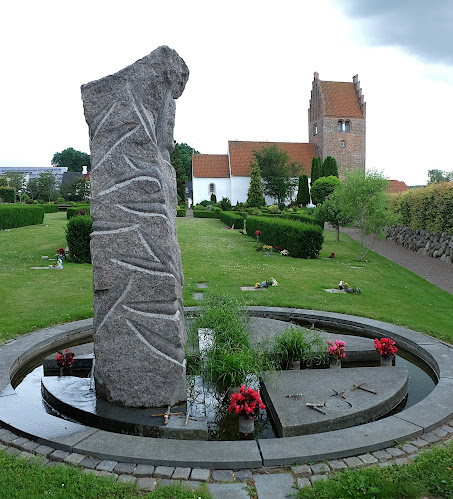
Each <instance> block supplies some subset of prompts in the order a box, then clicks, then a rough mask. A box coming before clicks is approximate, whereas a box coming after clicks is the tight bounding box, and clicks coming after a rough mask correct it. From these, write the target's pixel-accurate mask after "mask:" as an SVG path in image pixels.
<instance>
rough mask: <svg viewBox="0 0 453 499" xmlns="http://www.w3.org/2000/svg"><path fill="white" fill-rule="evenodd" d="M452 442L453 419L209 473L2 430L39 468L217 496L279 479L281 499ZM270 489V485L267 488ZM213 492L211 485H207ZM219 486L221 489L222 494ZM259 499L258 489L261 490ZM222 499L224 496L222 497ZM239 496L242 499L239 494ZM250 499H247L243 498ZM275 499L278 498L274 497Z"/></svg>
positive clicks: (16, 451)
mask: <svg viewBox="0 0 453 499" xmlns="http://www.w3.org/2000/svg"><path fill="white" fill-rule="evenodd" d="M452 441H453V420H450V421H449V422H448V423H447V424H444V425H442V426H440V427H439V428H437V429H435V430H433V431H431V432H429V433H425V434H423V435H421V436H420V437H418V438H416V439H413V440H410V441H408V442H403V443H401V444H400V445H398V446H394V447H388V448H386V449H383V450H378V451H375V452H370V453H366V454H360V455H358V456H352V457H346V458H343V459H334V460H328V461H321V462H317V463H313V464H302V465H294V466H290V467H288V466H280V467H277V466H275V467H262V468H258V469H241V470H234V469H228V470H211V469H206V468H189V467H172V466H152V465H148V464H140V463H126V462H117V461H112V460H101V459H98V458H96V457H93V456H87V455H83V454H78V453H71V452H66V451H62V450H59V449H55V448H53V447H50V446H47V445H40V444H38V443H37V442H34V441H32V440H29V439H28V438H24V437H21V436H19V435H16V434H15V433H13V432H11V431H9V430H7V429H6V428H1V427H0V450H3V451H5V452H6V453H7V454H11V455H14V456H17V457H19V458H24V459H27V460H28V461H30V462H36V463H39V464H40V465H42V466H48V467H53V466H59V465H72V466H78V467H81V468H84V472H85V473H92V474H94V475H96V476H103V477H108V478H111V479H112V480H115V481H117V482H118V483H136V484H137V485H138V487H139V489H140V490H143V491H151V490H154V489H155V488H156V487H157V486H159V485H168V484H171V483H175V482H177V483H181V484H183V485H184V484H186V485H187V486H188V487H190V488H197V487H198V486H199V485H200V484H201V483H202V482H204V483H208V484H218V485H216V487H214V492H215V493H221V491H222V488H224V490H225V493H226V492H227V491H228V490H231V485H233V484H237V485H238V488H237V491H239V490H244V485H245V484H249V483H250V481H251V480H253V481H254V482H255V484H256V482H257V481H258V482H259V480H260V477H262V476H263V475H265V476H268V475H270V474H272V475H273V474H275V475H277V474H278V478H279V487H281V486H282V482H283V486H285V485H286V489H287V491H288V490H289V492H285V493H283V492H284V491H282V495H281V496H280V497H285V494H286V493H291V492H293V493H294V487H297V488H301V487H307V486H311V485H312V484H313V483H314V482H316V481H318V480H327V479H328V477H329V475H330V474H331V473H334V472H339V471H344V470H345V469H350V470H353V469H358V468H364V467H368V466H373V465H374V466H381V467H382V466H390V465H397V466H400V465H405V464H408V463H409V462H410V461H412V460H413V459H414V458H415V457H416V456H417V454H418V453H419V452H420V451H424V450H426V449H428V448H430V447H432V446H434V445H448V444H449V443H450V442H452ZM264 486H265V484H264ZM208 487H210V485H208ZM219 487H220V489H219ZM257 492H258V497H259V486H258V487H257ZM220 497H222V496H221V495H220ZM238 497H241V495H239V496H238ZM244 497H248V495H244ZM275 497H276V499H277V498H278V496H275Z"/></svg>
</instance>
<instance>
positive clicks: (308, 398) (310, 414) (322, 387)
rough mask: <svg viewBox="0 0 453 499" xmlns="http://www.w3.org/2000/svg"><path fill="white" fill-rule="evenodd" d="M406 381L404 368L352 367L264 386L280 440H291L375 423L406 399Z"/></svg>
mask: <svg viewBox="0 0 453 499" xmlns="http://www.w3.org/2000/svg"><path fill="white" fill-rule="evenodd" d="M408 381H409V376H408V372H407V369H405V368H402V367H386V368H384V367H354V368H348V369H315V370H303V371H282V372H281V373H273V374H271V375H268V376H267V377H266V378H265V380H264V381H263V382H262V384H261V386H262V393H263V396H264V398H265V401H266V404H267V408H268V411H270V413H271V414H272V419H273V421H274V425H275V427H276V429H277V432H278V434H279V435H280V436H281V437H292V436H296V435H308V434H311V433H320V432H324V431H332V430H340V429H342V428H348V427H350V426H355V425H358V424H363V423H368V422H370V421H373V420H375V419H377V418H379V417H380V416H383V415H384V414H387V413H388V412H389V411H391V410H392V409H393V408H395V407H396V406H397V405H398V404H399V403H400V402H401V401H402V400H403V399H404V397H405V396H406V394H407V388H408ZM356 387H359V388H356ZM368 390H371V391H368ZM373 392H375V393H373ZM301 394H302V395H301ZM306 404H313V405H314V404H316V406H317V407H318V409H319V410H316V409H313V408H312V407H309V406H307V405H306ZM321 411H322V412H321ZM324 413H325V414H324Z"/></svg>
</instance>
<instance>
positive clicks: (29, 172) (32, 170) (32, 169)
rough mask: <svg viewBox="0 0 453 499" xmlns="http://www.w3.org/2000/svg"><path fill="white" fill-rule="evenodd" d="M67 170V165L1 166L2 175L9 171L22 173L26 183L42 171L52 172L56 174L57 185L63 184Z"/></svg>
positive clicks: (0, 172) (0, 173)
mask: <svg viewBox="0 0 453 499" xmlns="http://www.w3.org/2000/svg"><path fill="white" fill-rule="evenodd" d="M67 171H68V168H67V167H66V166H0V175H4V174H5V173H9V172H14V173H22V174H24V175H25V182H26V183H27V182H28V181H29V180H30V179H31V178H35V177H38V176H39V174H40V173H43V172H50V173H52V174H54V175H55V180H56V184H57V186H58V185H60V184H61V179H62V178H63V173H65V172H67Z"/></svg>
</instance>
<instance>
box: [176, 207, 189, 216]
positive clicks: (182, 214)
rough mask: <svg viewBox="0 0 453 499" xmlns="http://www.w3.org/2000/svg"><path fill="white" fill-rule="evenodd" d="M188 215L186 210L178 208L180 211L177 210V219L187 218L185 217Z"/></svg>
mask: <svg viewBox="0 0 453 499" xmlns="http://www.w3.org/2000/svg"><path fill="white" fill-rule="evenodd" d="M186 213H187V210H186V208H178V209H177V210H176V216H177V217H185V216H186Z"/></svg>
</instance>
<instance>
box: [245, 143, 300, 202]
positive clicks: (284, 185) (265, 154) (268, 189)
mask: <svg viewBox="0 0 453 499" xmlns="http://www.w3.org/2000/svg"><path fill="white" fill-rule="evenodd" d="M253 156H254V158H255V161H256V163H257V164H258V166H259V168H260V171H261V178H262V180H263V191H264V194H267V195H268V196H270V197H272V198H274V199H276V200H277V203H279V204H280V203H283V202H284V200H285V199H286V198H288V197H290V196H292V193H293V190H294V187H295V186H294V181H293V179H292V178H291V177H292V176H294V175H295V171H297V169H298V167H299V169H300V165H297V163H290V158H289V155H288V153H287V152H286V151H282V150H279V149H278V148H277V146H276V145H275V144H274V145H271V146H264V147H263V148H262V149H260V150H259V151H253Z"/></svg>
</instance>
